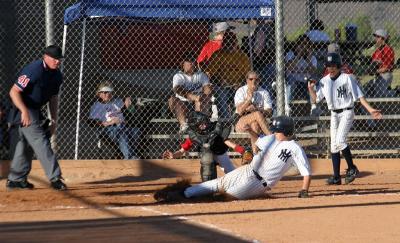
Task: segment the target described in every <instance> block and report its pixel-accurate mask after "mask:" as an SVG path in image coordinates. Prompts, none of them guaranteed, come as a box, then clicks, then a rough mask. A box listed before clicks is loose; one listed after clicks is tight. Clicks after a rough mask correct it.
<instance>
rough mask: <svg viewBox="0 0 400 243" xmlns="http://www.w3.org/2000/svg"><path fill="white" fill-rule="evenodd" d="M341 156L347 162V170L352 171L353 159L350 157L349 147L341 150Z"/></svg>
mask: <svg viewBox="0 0 400 243" xmlns="http://www.w3.org/2000/svg"><path fill="white" fill-rule="evenodd" d="M342 154H343V157H344V159H345V160H346V162H347V166H348V168H349V169H353V168H354V163H353V157H352V156H351V151H350V147H349V146H347V147H346V148H345V149H343V150H342Z"/></svg>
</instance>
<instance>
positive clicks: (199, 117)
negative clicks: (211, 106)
mask: <svg viewBox="0 0 400 243" xmlns="http://www.w3.org/2000/svg"><path fill="white" fill-rule="evenodd" d="M210 123H211V122H210V118H209V117H208V116H207V115H206V114H204V113H202V112H200V111H193V112H191V113H190V115H189V118H188V124H189V127H190V128H191V129H193V130H195V131H197V132H199V133H206V132H207V131H208V129H209V128H210ZM202 124H204V125H205V127H204V128H203V129H201V128H200V125H202Z"/></svg>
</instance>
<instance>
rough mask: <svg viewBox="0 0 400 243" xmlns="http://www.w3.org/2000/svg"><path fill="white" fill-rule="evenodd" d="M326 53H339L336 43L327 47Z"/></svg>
mask: <svg viewBox="0 0 400 243" xmlns="http://www.w3.org/2000/svg"><path fill="white" fill-rule="evenodd" d="M328 53H340V47H339V45H338V44H336V43H331V44H329V45H328Z"/></svg>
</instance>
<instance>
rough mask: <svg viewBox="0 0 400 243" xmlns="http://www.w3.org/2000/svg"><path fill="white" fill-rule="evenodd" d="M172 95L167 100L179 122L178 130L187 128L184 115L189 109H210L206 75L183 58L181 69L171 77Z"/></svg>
mask: <svg viewBox="0 0 400 243" xmlns="http://www.w3.org/2000/svg"><path fill="white" fill-rule="evenodd" d="M172 89H173V91H174V93H175V94H174V96H172V97H171V98H170V99H169V100H168V104H169V108H170V110H171V111H172V112H173V113H174V114H175V116H176V118H177V119H178V122H179V124H180V132H182V133H183V132H185V131H186V130H187V128H188V125H187V123H186V116H187V114H188V112H190V111H191V110H195V111H201V112H203V113H205V114H209V113H210V110H211V84H210V81H209V79H208V77H207V75H206V74H205V73H203V72H201V71H198V72H196V71H195V65H194V62H192V61H191V60H189V59H185V60H184V61H183V62H182V66H181V71H179V72H178V73H177V74H175V75H174V77H173V84H172Z"/></svg>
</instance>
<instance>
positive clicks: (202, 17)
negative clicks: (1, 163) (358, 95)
mask: <svg viewBox="0 0 400 243" xmlns="http://www.w3.org/2000/svg"><path fill="white" fill-rule="evenodd" d="M153 2H154V3H153ZM189 2H190V1H178V2H177V3H176V4H175V5H173V4H171V3H168V1H147V2H146V3H144V2H143V1H122V0H120V1H110V0H107V1H106V0H103V1H82V3H79V1H72V0H71V1H61V0H52V1H50V0H47V1H38V0H34V1H17V0H14V1H11V0H10V1H7V0H3V1H0V6H1V8H0V9H1V12H2V14H1V15H0V80H1V81H0V82H2V83H1V90H0V98H1V102H2V107H3V109H2V110H3V111H4V112H7V110H8V107H9V106H10V104H9V103H10V102H9V101H7V96H8V91H9V88H10V87H11V85H12V83H13V82H14V80H15V79H16V78H17V75H18V71H19V70H20V69H21V68H22V67H23V66H24V65H26V64H27V63H29V62H31V61H33V60H35V59H38V58H41V55H42V51H43V49H44V47H45V46H46V43H49V40H48V39H49V37H48V36H47V37H46V3H47V4H49V3H50V4H51V10H52V11H51V16H52V21H53V26H54V29H53V33H54V35H53V36H51V38H53V39H52V40H50V43H56V44H58V45H60V46H61V45H62V43H63V33H64V30H65V33H66V36H65V37H66V38H65V39H64V43H65V46H64V49H65V57H66V58H65V60H64V62H63V73H64V84H63V87H62V91H61V94H60V104H59V121H58V128H57V138H56V141H57V144H56V146H57V153H58V157H59V158H61V159H74V158H75V159H115V158H121V159H122V158H128V157H129V158H142V159H145V158H146V159H147V158H160V157H161V154H162V152H163V151H165V150H171V151H174V150H176V149H178V148H179V147H180V144H181V143H182V142H183V141H184V138H185V132H184V130H185V126H186V123H185V122H186V118H187V112H186V111H187V110H201V111H203V112H205V113H207V114H208V115H210V116H211V117H212V119H214V120H217V119H219V120H221V119H226V118H227V117H229V116H230V115H231V113H232V112H233V111H234V110H235V100H236V103H240V102H239V101H240V91H238V90H240V87H242V86H244V85H246V84H247V82H249V81H248V80H246V77H247V76H246V75H247V73H248V71H250V70H255V71H256V72H257V73H258V75H259V80H258V81H259V87H261V88H263V89H265V90H267V92H268V94H269V96H270V99H269V101H268V102H266V103H268V104H265V105H264V104H263V103H262V102H261V103H262V105H260V107H263V108H269V107H271V109H272V112H271V113H272V114H274V115H276V114H277V107H278V105H282V107H284V112H285V113H286V114H289V115H290V116H292V117H293V118H294V119H295V120H296V130H297V139H298V140H299V141H300V142H301V143H302V144H303V145H304V146H305V149H306V152H307V153H308V154H309V155H310V156H314V157H325V156H328V155H329V144H330V137H329V126H330V125H329V122H330V112H329V111H328V110H327V106H326V103H321V104H319V105H318V106H317V107H313V106H312V105H311V104H310V98H309V94H308V92H307V83H306V82H305V79H304V78H305V77H307V78H310V77H311V78H314V79H317V80H318V79H320V78H322V77H323V76H324V73H325V74H326V70H325V67H324V57H325V56H326V54H327V53H328V46H329V44H332V43H336V44H337V46H333V47H335V48H334V49H335V51H339V52H340V54H341V57H342V60H343V62H344V63H345V64H347V65H348V67H349V70H350V71H351V72H352V73H353V74H354V76H355V77H356V78H357V80H358V81H359V83H360V86H361V87H362V88H363V90H364V92H365V93H366V95H367V98H368V100H369V102H370V104H371V105H372V106H374V107H375V108H378V109H381V110H382V111H383V113H384V119H383V120H380V121H372V120H370V116H369V114H367V112H366V111H365V110H364V109H363V108H362V107H361V106H360V104H359V103H357V104H356V107H355V113H356V117H355V121H354V125H353V128H352V130H351V132H350V135H349V138H348V140H349V144H350V146H351V147H352V149H353V150H352V151H353V153H354V155H355V156H356V157H360V158H362V157H372V158H392V157H396V158H398V157H399V150H400V140H399V135H400V134H399V130H400V125H399V124H400V123H399V118H400V116H399V113H400V98H399V86H400V81H399V80H400V71H399V67H398V62H397V60H398V57H397V56H396V54H397V53H399V51H398V50H399V48H400V35H399V34H400V33H398V29H399V27H400V26H398V25H399V23H400V21H399V20H400V19H399V18H400V16H399V14H398V12H397V11H396V9H399V7H400V3H398V2H397V1H321V0H315V1H313V0H307V1H306V0H296V1H283V15H284V21H283V30H284V36H285V39H284V42H282V44H283V50H284V53H282V58H284V67H285V72H284V80H285V84H284V96H285V97H284V102H285V103H284V104H277V100H278V97H277V95H276V93H277V92H276V91H277V90H276V89H277V87H278V86H279V85H277V81H276V80H277V78H278V76H277V71H276V56H277V55H279V53H275V50H276V45H277V42H276V41H275V30H276V24H275V19H274V9H275V7H274V1H267V0H265V1H254V3H247V4H246V3H245V4H241V2H242V1H233V0H232V1H226V2H228V3H229V4H228V5H224V4H222V3H223V1H217V2H218V3H221V4H215V3H214V4H212V3H211V1H198V2H197V4H195V5H192V4H190V3H189ZM131 4H135V6H134V7H132V5H131ZM257 4H259V5H257ZM180 5H183V6H184V7H183V8H182V6H180ZM231 5H232V6H236V8H233V7H232V6H231ZM205 6H207V7H208V9H207V11H204V12H203V10H204V9H202V7H205ZM221 6H222V8H225V9H223V12H225V13H230V15H229V14H225V15H224V16H229V17H227V18H220V17H218V16H220V15H219V14H220V11H221ZM223 6H225V7H223ZM92 7H95V8H92ZM100 7H104V8H103V9H102V11H100V12H99V9H101V8H100ZM67 8H69V11H67V14H66V13H65V10H66V9H67ZM74 10H77V11H74ZM85 11H87V13H88V17H83V16H80V15H79V14H82V13H84V12H85ZM96 11H97V12H96ZM254 11H256V13H257V18H256V17H255V16H254ZM132 12H134V14H135V16H133V14H132ZM206 12H207V13H208V14H205V13H206ZM99 13H102V14H99ZM104 15H107V17H104ZM102 16H103V17H102ZM171 16H173V17H171ZM75 17H76V18H75ZM64 20H65V21H66V22H67V23H68V24H67V25H65V26H66V27H65V26H64V23H65V22H64ZM224 22H226V23H227V25H225V24H223V23H224ZM280 29H281V28H278V30H280ZM378 29H384V30H385V31H387V32H388V36H390V37H389V38H387V43H388V44H389V45H390V46H391V47H392V48H393V50H394V53H395V57H394V60H393V63H392V64H391V66H390V67H389V68H388V70H387V71H386V72H383V73H381V74H378V69H379V68H380V66H377V65H374V64H373V62H372V58H371V57H372V55H373V53H374V51H375V50H376V49H377V47H376V38H374V36H373V33H375V31H376V30H378ZM47 32H48V31H47ZM46 38H47V40H46ZM333 47H332V46H330V48H333ZM203 48H205V50H203ZM349 70H346V71H349ZM350 71H349V72H350ZM192 72H193V73H192ZM199 72H202V73H203V74H199ZM250 76H251V75H250ZM391 76H392V80H391V81H387V83H386V84H385V85H383V84H382V82H384V81H382V79H384V78H386V79H385V80H387V79H388V77H389V79H390V77H391ZM174 83H175V89H173V84H174ZM182 83H184V84H182ZM187 83H190V84H191V85H186V84H187ZM177 84H180V85H181V86H182V85H183V86H185V87H186V89H189V90H191V91H193V94H195V95H194V96H191V95H190V94H189V96H188V95H187V94H186V93H185V90H181V89H179V85H177ZM176 92H177V93H178V94H179V96H180V97H177V96H176ZM235 94H237V95H236V98H235ZM182 97H183V98H182ZM184 98H186V99H189V100H194V101H193V102H187V101H184ZM262 98H263V97H261V98H260V97H259V98H257V97H253V99H262ZM182 100H183V102H182ZM253 101H254V100H253ZM255 103H260V102H255ZM260 107H259V108H260ZM185 114H186V115H185ZM264 115H265V117H266V119H265V121H264V122H268V118H269V116H270V114H268V112H266V113H264ZM4 119H5V116H3V117H2V123H1V124H2V130H3V133H2V134H3V135H2V139H3V145H2V150H1V155H2V157H3V158H6V157H7V151H8V149H7V146H5V144H7V141H6V140H7V132H6V130H7V126H6V121H5V120H4ZM232 131H234V132H233V133H232V134H231V139H232V141H233V142H235V143H239V144H242V145H249V146H250V139H249V135H248V133H247V132H244V131H243V129H240V127H236V130H235V129H232ZM231 151H233V150H231ZM232 155H235V153H233V152H232Z"/></svg>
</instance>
